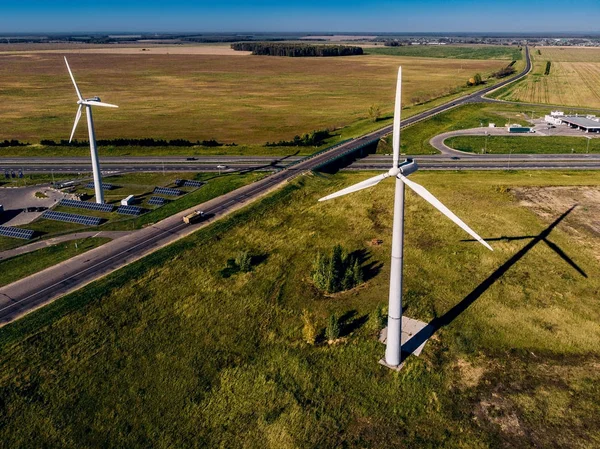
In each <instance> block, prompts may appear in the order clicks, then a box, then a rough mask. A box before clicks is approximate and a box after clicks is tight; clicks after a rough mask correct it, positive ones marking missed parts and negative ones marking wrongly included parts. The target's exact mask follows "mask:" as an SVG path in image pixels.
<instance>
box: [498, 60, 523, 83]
mask: <svg viewBox="0 0 600 449" xmlns="http://www.w3.org/2000/svg"><path fill="white" fill-rule="evenodd" d="M516 62H517V61H512V62H511V63H510V64H508V65H507V66H506V67H502V68H501V69H500V70H498V71H497V72H494V73H492V77H494V78H497V79H500V78H506V77H507V76H510V75H512V74H513V73H515V72H516V70H515V68H514V67H513V66H514V65H515V63H516Z"/></svg>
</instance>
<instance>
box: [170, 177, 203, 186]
mask: <svg viewBox="0 0 600 449" xmlns="http://www.w3.org/2000/svg"><path fill="white" fill-rule="evenodd" d="M204 184H206V183H205V182H202V181H190V180H188V179H177V180H176V181H175V185H176V186H177V187H202V186H203V185H204Z"/></svg>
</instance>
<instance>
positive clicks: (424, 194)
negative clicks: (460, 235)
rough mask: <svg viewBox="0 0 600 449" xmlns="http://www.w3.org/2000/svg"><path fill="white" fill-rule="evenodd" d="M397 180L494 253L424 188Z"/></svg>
mask: <svg viewBox="0 0 600 449" xmlns="http://www.w3.org/2000/svg"><path fill="white" fill-rule="evenodd" d="M398 178H400V179H401V180H402V182H403V183H404V184H406V185H407V186H408V187H410V188H411V189H412V190H413V191H414V192H415V193H416V194H417V195H419V196H420V197H421V198H423V199H424V200H425V201H427V202H428V203H429V204H431V205H432V206H433V207H435V208H436V209H437V210H439V211H440V212H441V213H443V214H444V215H445V216H446V217H448V218H449V219H450V220H452V221H453V222H454V223H456V224H457V225H458V226H459V227H461V228H462V229H463V230H464V231H466V232H467V233H468V234H469V235H470V236H471V237H473V238H474V239H476V240H477V241H478V242H479V243H481V244H482V245H483V246H485V247H486V248H487V249H489V250H490V251H494V250H493V249H492V247H491V246H490V245H488V243H487V242H486V241H485V240H483V239H482V238H481V237H479V236H478V235H477V234H476V233H475V231H473V230H472V229H471V228H470V227H469V226H467V224H466V223H465V222H463V221H462V220H461V219H460V218H458V217H457V216H456V215H454V212H452V211H451V210H450V209H448V208H447V207H446V206H444V205H443V204H442V203H441V202H440V200H438V199H437V198H436V197H435V196H433V195H432V194H431V192H429V191H428V190H427V189H426V188H425V187H423V186H422V185H420V184H417V183H416V182H414V181H411V180H410V179H408V178H407V177H406V176H403V175H398Z"/></svg>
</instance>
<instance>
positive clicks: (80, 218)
mask: <svg viewBox="0 0 600 449" xmlns="http://www.w3.org/2000/svg"><path fill="white" fill-rule="evenodd" d="M42 218H46V219H48V220H56V221H66V222H67V223H78V224H82V225H88V226H98V225H99V224H100V223H102V221H103V219H102V218H99V217H89V216H87V215H77V214H66V213H64V212H54V211H51V210H49V211H47V212H44V213H43V214H42Z"/></svg>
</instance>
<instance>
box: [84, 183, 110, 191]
mask: <svg viewBox="0 0 600 449" xmlns="http://www.w3.org/2000/svg"><path fill="white" fill-rule="evenodd" d="M115 187H116V186H115V185H114V184H106V183H104V182H103V183H102V190H112V189H114V188H115ZM85 188H86V189H93V188H94V182H93V181H92V182H88V183H87V184H86V185H85Z"/></svg>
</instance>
